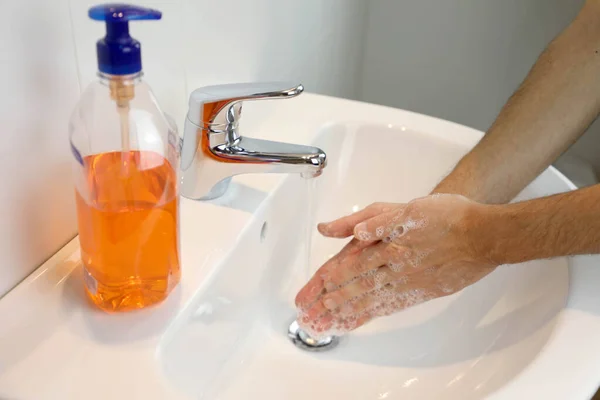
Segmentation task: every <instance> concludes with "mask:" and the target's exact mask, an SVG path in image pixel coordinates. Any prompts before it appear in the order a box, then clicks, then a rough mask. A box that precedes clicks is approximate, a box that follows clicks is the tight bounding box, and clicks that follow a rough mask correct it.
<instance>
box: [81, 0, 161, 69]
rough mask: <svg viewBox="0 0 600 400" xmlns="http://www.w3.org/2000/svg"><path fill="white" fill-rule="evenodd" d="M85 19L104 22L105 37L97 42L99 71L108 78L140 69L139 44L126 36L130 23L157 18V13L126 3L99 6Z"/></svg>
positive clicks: (93, 8) (91, 10) (159, 16)
mask: <svg viewBox="0 0 600 400" xmlns="http://www.w3.org/2000/svg"><path fill="white" fill-rule="evenodd" d="M88 16H89V17H90V18H91V19H93V20H95V21H105V22H106V36H105V37H104V38H102V39H100V40H98V42H97V43H96V51H97V55H98V69H99V70H100V72H103V73H105V74H110V75H129V74H135V73H137V72H140V71H141V70H142V56H141V45H140V42H138V41H137V40H135V39H134V38H132V37H131V36H129V21H138V20H144V19H160V18H161V16H162V14H161V12H160V11H157V10H153V9H150V8H144V7H138V6H132V5H128V4H117V3H115V4H101V5H98V6H94V7H92V8H90V9H89V11H88Z"/></svg>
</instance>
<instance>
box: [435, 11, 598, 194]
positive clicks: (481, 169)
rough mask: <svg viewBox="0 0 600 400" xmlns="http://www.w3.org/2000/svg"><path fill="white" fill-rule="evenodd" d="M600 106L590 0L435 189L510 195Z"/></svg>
mask: <svg viewBox="0 0 600 400" xmlns="http://www.w3.org/2000/svg"><path fill="white" fill-rule="evenodd" d="M599 112H600V0H588V1H587V2H586V4H585V6H584V7H583V9H582V10H581V12H580V13H579V15H578V16H577V18H576V19H575V20H574V21H573V22H572V23H571V25H570V26H569V27H568V28H567V29H565V31H564V32H563V33H561V34H560V35H559V36H558V37H557V38H556V39H555V40H554V41H553V42H552V43H550V45H549V46H548V48H547V49H546V50H545V51H544V52H543V53H542V55H541V56H540V57H539V59H538V61H537V62H536V64H535V65H534V66H533V68H532V70H531V71H530V73H529V75H528V76H527V78H526V79H525V81H524V82H523V83H522V84H521V86H520V87H519V89H518V90H517V91H516V92H515V93H514V94H513V96H512V97H511V98H510V100H509V101H508V102H507V104H506V105H505V106H504V108H503V109H502V111H501V112H500V114H499V115H498V118H497V119H496V121H495V122H494V124H493V125H492V127H491V128H490V129H489V131H488V133H487V134H486V135H485V137H484V138H483V139H482V140H481V142H480V143H479V144H478V145H477V146H476V147H475V148H474V149H473V150H472V151H471V152H470V153H469V154H467V155H466V156H465V157H464V158H463V159H462V160H461V161H460V162H459V163H458V165H457V166H456V168H455V169H454V171H452V172H451V173H450V175H449V176H448V177H446V178H445V179H444V180H443V181H442V182H441V183H440V184H439V185H438V186H437V187H436V188H435V189H434V192H436V193H456V194H462V195H464V196H467V197H469V198H471V199H473V200H476V201H479V202H483V203H505V202H507V201H509V200H511V199H512V198H513V197H514V196H515V195H516V194H517V193H519V192H520V191H521V190H522V189H523V188H524V187H525V186H526V185H527V184H528V183H529V182H531V181H532V180H533V179H534V178H535V177H536V176H537V175H539V174H540V173H541V172H542V171H543V170H544V169H545V168H546V167H548V165H550V164H551V163H552V162H553V161H554V160H555V159H556V158H557V157H558V156H559V155H560V154H561V153H562V152H564V151H565V150H566V149H567V148H568V147H569V146H570V145H571V144H573V142H575V140H577V138H579V137H580V136H581V135H582V134H583V132H584V131H585V129H586V128H587V127H588V126H589V125H590V124H591V123H592V121H593V120H594V119H595V118H596V116H597V115H598V113H599Z"/></svg>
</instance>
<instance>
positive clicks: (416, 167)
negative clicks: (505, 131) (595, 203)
mask: <svg viewBox="0 0 600 400" xmlns="http://www.w3.org/2000/svg"><path fill="white" fill-rule="evenodd" d="M313 145H315V146H319V147H321V148H322V149H324V150H325V151H326V153H327V154H328V158H329V165H328V167H327V168H326V170H325V173H324V174H323V176H322V177H321V178H319V179H318V180H317V182H316V185H317V190H316V192H315V194H314V197H312V198H311V199H310V200H309V199H308V198H307V192H306V190H307V188H306V187H307V183H308V182H307V181H304V180H303V179H301V178H299V177H296V176H290V177H288V178H287V179H285V181H284V182H283V183H282V185H281V186H280V187H279V188H278V189H277V190H276V191H275V192H274V193H273V194H272V195H271V196H270V197H269V198H268V200H267V201H265V202H264V203H263V204H262V207H261V208H260V209H259V210H258V211H257V212H256V213H255V215H254V219H253V221H252V223H251V224H250V225H249V226H248V227H247V229H246V230H245V232H244V233H243V235H242V236H241V237H240V239H239V241H238V244H237V245H236V247H235V250H234V251H233V252H232V253H231V255H230V256H229V257H228V258H227V260H226V261H224V262H223V264H222V266H221V267H220V268H219V270H218V271H217V272H216V273H215V274H214V276H212V277H211V280H210V282H206V285H205V286H206V290H205V291H203V292H202V293H200V294H198V296H197V298H196V299H195V300H194V302H193V305H192V306H191V308H192V309H193V310H194V311H193V312H192V313H191V314H190V316H189V317H186V318H185V319H184V320H182V321H180V322H179V323H178V324H176V326H174V327H173V328H172V330H171V332H169V334H168V335H166V336H165V337H164V339H163V341H162V343H161V346H160V351H159V354H160V359H161V362H162V363H163V365H164V370H165V373H166V374H167V375H168V377H169V378H170V379H171V381H172V384H173V385H174V386H176V387H178V388H180V389H181V390H182V391H183V392H185V393H186V394H188V395H189V396H190V397H191V398H211V399H212V398H215V399H223V400H225V399H241V398H249V399H255V398H256V399H290V400H291V399H298V400H301V399H302V400H304V399H361V400H362V399H387V398H390V399H398V398H403V399H421V398H422V399H469V398H482V397H484V396H487V395H491V394H493V393H496V392H497V391H499V390H501V389H502V388H504V387H505V386H506V385H507V384H509V383H510V382H511V381H512V380H514V379H515V378H516V377H518V376H519V375H520V374H521V373H522V372H523V371H524V370H526V369H527V368H530V367H531V366H532V364H533V363H535V361H536V359H537V358H538V356H539V354H540V352H541V351H542V350H543V349H544V348H545V347H546V346H547V345H548V342H549V340H550V338H551V337H552V335H553V334H555V331H556V329H557V327H558V326H559V325H560V318H559V315H560V313H561V310H563V309H564V307H565V305H566V302H567V298H568V293H569V272H568V262H567V260H566V259H556V260H544V261H535V262H530V263H528V264H527V265H514V266H503V267H501V268H500V269H499V270H498V271H496V272H494V273H493V274H491V275H489V276H488V277H487V278H485V279H484V280H483V281H481V282H479V283H478V284H476V285H474V286H473V287H471V288H468V289H467V290H464V291H463V292H461V293H458V294H456V295H453V296H450V297H447V298H443V299H438V300H435V301H431V302H429V303H426V304H423V305H420V306H418V307H415V308H412V309H409V310H407V311H404V312H402V313H399V314H397V315H395V316H391V317H388V318H384V319H380V320H378V321H376V322H373V323H371V324H369V325H367V326H366V327H364V328H362V329H359V330H358V331H356V332H355V333H352V334H350V335H347V336H345V337H343V338H342V340H341V342H340V345H339V347H337V348H335V349H332V350H330V351H328V352H324V353H319V354H315V353H308V352H305V351H302V350H300V349H297V348H295V347H294V346H293V345H292V343H291V342H290V341H289V340H288V338H287V337H286V330H287V327H288V325H289V323H290V322H291V321H292V320H293V318H294V315H295V309H294V305H293V299H294V296H295V294H296V292H297V291H298V289H299V288H300V287H301V286H302V284H303V283H305V282H306V279H307V274H308V267H307V265H306V256H305V254H306V253H305V248H304V246H303V243H305V237H306V236H305V229H306V223H307V220H309V218H307V212H306V210H307V206H308V203H309V202H312V203H313V204H314V205H315V206H316V219H317V220H318V221H327V220H331V219H334V218H336V217H339V216H341V215H344V214H348V213H351V212H352V211H353V210H354V211H356V210H357V209H359V208H362V207H364V206H366V205H368V204H370V203H372V202H375V201H386V202H406V201H409V200H411V199H413V198H415V197H418V196H423V195H426V194H427V193H428V191H429V190H431V188H432V187H433V186H434V185H435V184H436V183H437V181H438V180H439V179H440V177H441V176H443V174H444V173H446V172H447V171H449V169H450V168H451V167H452V166H453V165H454V164H455V163H456V162H457V161H458V159H459V158H460V156H461V155H462V154H464V153H465V152H466V151H467V150H468V148H467V147H466V146H460V145H457V144H455V143H453V142H452V141H449V140H441V139H439V138H436V137H434V136H430V135H428V134H426V133H421V132H415V131H413V130H411V129H406V128H402V127H399V126H397V127H394V126H391V127H388V126H385V125H368V124H334V125H330V126H328V127H326V128H323V129H322V130H321V131H320V133H319V135H318V136H317V138H316V140H315V141H314V143H313ZM566 190H569V185H568V183H567V182H565V181H564V180H562V179H557V175H556V173H555V172H554V171H546V172H545V173H544V174H543V175H542V176H541V177H540V178H538V179H537V180H536V181H535V182H534V183H533V184H532V185H531V186H530V187H529V188H527V190H526V191H525V192H524V193H523V194H522V196H521V197H523V198H529V197H537V196H540V195H543V194H548V193H556V192H561V191H566ZM311 226H314V223H311ZM490 229H492V230H493V229H494V227H493V226H490ZM312 242H313V245H312V259H311V263H310V264H311V265H310V269H311V272H314V270H315V268H317V267H318V266H319V265H320V264H322V263H323V262H324V261H325V260H327V258H328V257H330V256H331V255H333V254H334V253H335V252H337V251H338V250H339V249H340V248H341V247H342V245H343V244H344V243H345V241H340V240H335V239H325V238H323V237H321V236H320V235H318V234H315V235H314V237H313V241H312ZM599 340H600V339H599ZM598 356H599V357H600V355H598ZM556 363H557V365H556V367H559V365H560V364H561V361H560V360H556ZM598 376H600V371H598ZM548 377H550V375H549V376H548ZM540 384H541V382H540ZM203 396H204V397H203Z"/></svg>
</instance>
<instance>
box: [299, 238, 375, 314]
mask: <svg viewBox="0 0 600 400" xmlns="http://www.w3.org/2000/svg"><path fill="white" fill-rule="evenodd" d="M368 245H369V244H368V243H366V242H361V241H359V240H356V239H352V240H351V241H350V242H349V243H348V244H346V246H344V248H343V249H342V250H341V251H340V252H339V253H338V254H336V255H335V256H334V257H332V258H331V259H329V260H327V262H326V263H325V264H323V265H322V266H321V267H320V268H319V269H318V270H317V272H316V273H315V274H314V275H313V277H312V278H311V279H310V280H309V281H308V283H307V284H306V285H304V287H303V288H302V289H300V291H299V292H298V294H297V295H296V300H295V302H296V307H298V308H299V309H301V310H306V309H308V308H310V307H311V306H312V305H313V304H314V303H315V302H316V301H317V299H319V298H320V297H321V295H322V294H323V293H325V291H326V290H327V289H329V290H335V289H337V286H336V285H333V284H331V282H329V281H327V282H325V280H324V279H323V276H327V271H329V270H333V269H335V268H337V266H338V265H339V264H340V260H343V259H346V258H348V257H350V256H352V255H353V254H356V253H358V252H360V251H361V250H362V249H364V248H365V247H367V246H368ZM326 284H327V285H328V286H326Z"/></svg>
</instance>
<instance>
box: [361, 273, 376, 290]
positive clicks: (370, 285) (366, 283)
mask: <svg viewBox="0 0 600 400" xmlns="http://www.w3.org/2000/svg"><path fill="white" fill-rule="evenodd" d="M360 286H361V287H362V288H363V289H366V290H372V289H375V286H376V285H375V279H374V278H373V277H371V276H365V277H364V278H363V279H361V280H360Z"/></svg>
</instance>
